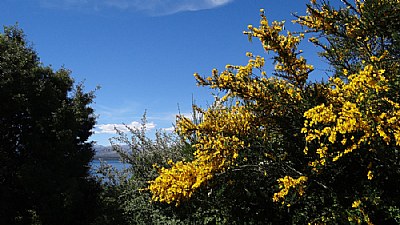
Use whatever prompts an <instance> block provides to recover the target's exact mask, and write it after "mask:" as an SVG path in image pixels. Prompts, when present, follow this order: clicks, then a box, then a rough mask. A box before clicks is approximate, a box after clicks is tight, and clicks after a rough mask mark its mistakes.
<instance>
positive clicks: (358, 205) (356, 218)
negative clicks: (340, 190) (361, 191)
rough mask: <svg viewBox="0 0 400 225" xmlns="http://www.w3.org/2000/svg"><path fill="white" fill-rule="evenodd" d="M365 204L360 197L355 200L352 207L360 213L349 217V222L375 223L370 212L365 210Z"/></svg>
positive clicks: (371, 224)
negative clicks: (369, 214)
mask: <svg viewBox="0 0 400 225" xmlns="http://www.w3.org/2000/svg"><path fill="white" fill-rule="evenodd" d="M362 206H363V202H362V201H361V200H360V199H358V200H355V201H354V202H353V203H352V204H351V207H352V208H353V209H355V210H356V211H358V212H359V213H360V214H359V215H357V214H353V215H351V216H349V217H348V221H349V222H356V223H357V224H363V222H366V223H367V224H368V225H373V223H372V221H371V218H370V217H369V216H368V214H367V213H366V212H365V210H364V208H363V207H362Z"/></svg>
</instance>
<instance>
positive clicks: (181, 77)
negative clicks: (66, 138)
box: [0, 0, 325, 145]
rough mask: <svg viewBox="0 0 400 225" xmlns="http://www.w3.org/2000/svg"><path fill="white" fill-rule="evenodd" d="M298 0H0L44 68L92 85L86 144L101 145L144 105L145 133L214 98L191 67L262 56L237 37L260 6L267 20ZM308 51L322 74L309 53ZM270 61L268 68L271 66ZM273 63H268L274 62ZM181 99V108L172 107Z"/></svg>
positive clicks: (286, 13)
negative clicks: (91, 122) (91, 130)
mask: <svg viewBox="0 0 400 225" xmlns="http://www.w3.org/2000/svg"><path fill="white" fill-rule="evenodd" d="M307 2H308V1H304V0H296V1H293V0H280V1H272V0H1V1H0V9H2V10H1V11H2V14H1V16H0V24H1V25H13V24H15V23H16V22H18V24H19V27H20V28H22V29H23V30H24V31H25V34H26V35H27V39H28V40H29V41H30V42H32V43H33V47H34V49H35V50H36V51H37V52H38V54H39V56H40V58H41V61H42V62H43V64H44V65H51V66H52V67H53V69H55V70H57V69H59V68H61V67H62V66H64V67H65V68H68V69H70V70H71V71H72V77H73V78H74V79H75V80H76V81H77V82H81V81H84V84H85V86H86V89H87V90H93V89H94V88H95V87H96V86H97V85H99V86H101V89H100V90H98V91H97V92H96V96H97V97H96V99H95V104H93V107H94V109H95V111H96V114H97V115H98V120H97V123H98V124H97V126H96V129H95V132H96V134H94V135H93V136H92V139H91V140H94V141H97V143H98V144H102V145H108V144H109V142H108V138H110V137H112V136H115V134H113V127H114V126H117V127H121V124H122V123H125V124H128V125H131V126H136V125H137V124H138V122H140V119H141V117H142V115H143V113H144V111H145V110H147V118H148V122H149V124H148V127H149V128H150V133H151V132H154V130H155V129H168V128H171V127H172V125H173V123H174V121H175V115H176V114H178V112H179V110H180V112H181V113H190V111H191V103H192V98H193V99H194V100H195V101H196V103H198V104H199V105H200V106H203V107H205V106H207V104H211V103H212V100H213V97H212V93H215V94H217V93H216V92H215V91H211V90H209V89H207V88H203V87H197V86H196V82H195V79H194V77H193V73H195V72H198V73H200V74H202V75H209V74H210V73H211V70H212V69H213V68H217V69H221V70H222V69H223V68H224V67H225V65H226V64H238V65H242V64H245V63H246V62H247V58H246V56H245V55H246V52H247V51H250V52H253V53H255V54H261V55H263V56H266V58H268V57H269V56H268V55H266V54H264V53H263V50H262V48H261V45H260V44H259V42H258V41H256V40H254V41H253V42H252V43H250V42H249V41H248V40H247V37H246V36H245V35H243V34H242V32H243V31H244V30H246V27H247V25H248V24H253V25H258V22H259V9H260V8H264V9H265V12H266V15H267V17H268V18H269V20H270V21H272V20H286V21H287V24H286V28H287V29H292V28H295V30H299V29H300V27H298V26H293V25H292V23H291V22H290V21H291V20H292V19H293V17H292V16H291V13H292V12H298V13H299V14H304V13H305V3H307ZM305 48H306V51H305V57H307V56H309V57H310V62H311V63H313V64H316V68H317V69H316V71H315V72H314V73H313V76H314V78H318V77H319V78H320V77H323V76H324V74H325V72H324V70H323V64H321V63H320V62H319V60H318V59H316V57H315V55H313V54H315V51H316V49H315V48H314V47H312V46H309V45H307V44H306V45H305ZM268 66H269V65H268ZM271 68H272V66H271ZM178 105H179V109H178Z"/></svg>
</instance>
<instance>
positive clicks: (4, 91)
mask: <svg viewBox="0 0 400 225" xmlns="http://www.w3.org/2000/svg"><path fill="white" fill-rule="evenodd" d="M70 73H71V72H70V71H69V70H66V69H60V70H58V71H53V69H52V68H50V67H48V66H43V64H42V63H41V62H40V60H39V57H38V55H37V53H36V52H35V50H34V49H33V48H32V47H31V46H29V43H27V41H26V39H25V36H24V34H23V31H22V30H20V29H19V28H17V27H15V26H14V27H5V28H4V33H2V34H0V99H1V101H0V224H51V225H53V224H90V221H91V219H92V217H93V216H94V210H95V208H96V207H95V204H96V198H97V196H96V195H97V193H98V191H97V190H98V185H97V184H96V182H95V181H94V180H93V179H91V178H90V176H89V162H90V161H91V160H92V157H93V155H94V151H93V149H92V143H90V142H88V138H89V136H90V135H91V134H92V132H91V130H92V128H93V126H94V124H95V119H96V118H95V115H94V114H93V109H92V108H91V107H90V104H91V103H92V100H93V98H94V94H93V92H89V93H85V92H84V90H83V86H82V85H77V86H75V85H74V81H73V79H72V78H71V77H70Z"/></svg>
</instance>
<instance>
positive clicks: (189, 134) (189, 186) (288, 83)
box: [149, 0, 400, 224]
mask: <svg viewBox="0 0 400 225" xmlns="http://www.w3.org/2000/svg"><path fill="white" fill-rule="evenodd" d="M343 3H344V5H345V7H344V8H339V9H334V8H333V7H332V6H330V5H329V4H327V3H326V2H325V1H322V3H321V4H320V3H317V1H314V0H312V1H311V3H310V4H309V5H308V10H307V14H306V15H305V16H297V20H295V21H294V22H295V23H297V24H300V25H301V26H304V27H307V29H308V30H306V32H297V33H292V32H286V34H284V22H276V21H274V22H272V23H270V22H269V21H268V20H267V18H266V16H265V14H264V10H261V20H260V25H259V27H254V26H252V25H249V26H248V31H245V32H244V33H245V34H246V35H248V37H249V38H257V39H259V40H260V42H261V44H262V46H263V48H264V50H265V51H266V52H268V53H273V54H274V56H273V57H272V59H273V64H274V73H273V74H272V75H267V73H266V71H265V69H264V67H265V65H266V59H265V58H264V57H262V56H255V55H253V54H252V53H247V57H248V62H247V64H245V65H227V66H226V67H225V69H224V70H222V71H219V70H217V69H214V70H213V71H212V73H211V75H210V76H209V77H202V76H200V75H199V74H197V73H196V74H194V76H195V78H196V80H197V82H198V84H199V85H201V86H208V87H210V88H212V89H215V90H218V91H220V92H221V93H223V94H224V95H223V97H222V98H221V99H219V100H218V102H216V103H214V104H213V105H212V106H211V107H209V108H208V109H207V110H200V109H199V112H200V113H201V115H202V120H201V122H200V123H194V122H193V121H191V120H190V119H188V118H185V117H179V118H178V120H177V129H176V131H177V132H178V134H179V135H180V136H181V137H183V138H185V139H187V140H194V141H193V142H192V144H193V147H194V149H195V151H194V154H193V160H191V161H180V162H170V167H168V168H158V172H159V176H158V177H157V178H156V179H155V180H153V181H150V185H149V190H150V191H151V193H152V195H153V200H154V201H158V202H166V203H175V204H176V205H179V204H181V203H182V202H183V201H186V200H189V199H190V198H191V197H192V196H193V194H195V192H196V191H198V190H199V189H200V188H201V187H207V184H209V183H211V181H214V179H217V180H218V177H219V175H221V176H224V175H226V176H227V177H228V178H229V179H228V178H227V179H226V181H228V182H226V184H224V185H227V186H229V185H231V186H232V187H234V185H235V184H236V183H240V182H237V181H235V180H234V179H241V178H238V177H234V176H233V175H232V173H234V172H235V171H238V173H239V172H243V171H251V176H259V177H257V179H255V180H257V182H259V183H256V182H254V183H255V185H259V189H260V190H259V192H261V193H262V194H263V195H262V196H263V197H265V196H267V197H268V198H269V199H268V200H265V201H263V202H262V203H260V204H261V205H260V206H262V204H266V203H265V202H268V201H270V202H271V203H277V202H280V203H282V205H283V206H282V205H280V204H277V205H279V207H285V206H286V207H290V209H291V210H293V212H295V213H294V214H296V216H298V217H296V219H293V220H292V222H293V221H297V222H299V221H300V222H299V224H304V223H306V224H307V223H310V224H326V223H330V222H332V223H339V224H341V222H346V223H347V222H350V223H353V222H355V223H362V222H367V223H372V222H371V221H373V220H375V221H380V219H377V218H378V217H379V216H382V215H383V216H387V217H388V218H389V217H390V216H392V217H393V215H394V214H395V213H396V212H400V206H399V205H398V204H397V203H396V201H397V200H393V199H391V198H390V197H388V194H387V193H390V191H394V192H395V193H398V192H396V190H395V189H394V188H393V187H392V186H391V185H388V184H387V183H386V182H389V179H391V176H394V177H397V178H399V179H400V173H398V171H400V170H398V167H399V162H398V159H399V156H398V151H399V147H400V103H399V99H400V97H399V92H398V89H399V87H400V80H399V75H398V74H399V73H398V72H399V71H400V69H399V68H400V63H399V59H398V51H397V50H396V47H393V46H390V45H389V44H387V43H392V44H393V45H394V44H396V43H397V42H395V41H393V40H394V39H395V38H396V37H397V36H395V35H392V36H391V37H389V36H388V35H386V34H385V35H386V36H385V35H382V34H381V33H384V32H386V30H383V29H381V28H380V27H376V26H374V24H376V23H378V22H379V23H384V24H385V23H387V20H386V19H387V18H386V17H384V16H385V15H389V14H387V13H388V12H390V10H391V9H393V8H394V9H395V10H398V9H399V8H400V6H399V4H400V3H399V2H398V1H397V0H396V1H394V0H371V1H365V2H364V1H358V0H356V1H355V2H354V3H350V2H349V1H347V0H344V1H343ZM396 7H397V8H396ZM396 12H397V11H396ZM374 13H380V15H382V16H383V18H376V17H374ZM388 17H389V16H388ZM392 17H393V16H392ZM392 17H390V18H392ZM396 18H397V19H398V16H397V17H396ZM374 19H376V20H377V21H373V20H374ZM371 21H372V22H371ZM399 21H400V20H399ZM396 26H397V25H393V26H392V27H391V28H389V30H390V32H398V29H397V30H396ZM399 26H400V25H399ZM310 32H316V33H318V34H319V35H314V36H313V37H311V38H310V39H309V41H310V42H312V43H313V44H315V45H317V46H319V47H321V48H322V50H323V52H322V53H321V56H322V57H324V58H325V59H327V60H328V62H329V63H330V64H331V66H332V76H331V77H330V78H329V80H328V81H327V82H313V83H312V82H309V81H307V79H308V75H309V74H310V73H311V72H312V71H313V70H314V67H313V66H312V65H309V64H307V60H306V59H305V58H303V57H302V56H301V53H302V51H301V50H299V49H298V46H299V44H300V42H301V41H302V40H303V39H304V38H305V35H308V33H310ZM380 35H381V36H380ZM396 40H397V39H396ZM307 82H309V83H307ZM228 103H232V104H228ZM246 169H247V170H246ZM228 172H230V174H228V175H227V173H228ZM249 176H250V175H249ZM232 177H233V178H232ZM260 177H262V178H260ZM250 183H251V182H250ZM353 183H354V184H353ZM241 184H242V183H241ZM224 185H221V186H224ZM239 187H241V186H239ZM213 188H215V187H214V186H213ZM224 190H226V189H224ZM245 190H246V191H247V189H245ZM388 190H390V191H388ZM257 193H258V192H257ZM249 195H250V194H249ZM359 199H362V202H361V201H360V200H359ZM396 199H398V198H396ZM383 202H384V203H383ZM385 204H386V205H385ZM396 204H397V205H396ZM249 205H251V204H249ZM317 205H318V206H321V208H319V207H317ZM382 205H385V206H384V207H381V206H382ZM247 206H248V205H247ZM364 206H365V207H364ZM249 207H250V206H249ZM296 207H297V208H296ZM302 207H304V209H303V208H302ZM232 208H234V206H232ZM242 208H245V207H242ZM274 209H275V208H274ZM389 209H390V210H391V211H390V210H389ZM268 210H270V208H268ZM302 210H308V211H306V212H304V211H302ZM279 212H280V213H282V215H286V214H285V213H286V212H288V211H287V208H286V209H285V210H283V211H279ZM392 212H393V213H392ZM390 213H392V214H390ZM289 215H290V214H289ZM371 215H375V217H374V216H371ZM388 215H389V216H388ZM339 217H340V218H339ZM392 217H390V218H392ZM282 218H285V217H284V216H283V217H282ZM288 221H289V220H288ZM337 221H340V222H337ZM382 221H384V220H382ZM388 221H392V220H388ZM288 223H289V222H288ZM293 223H295V222H293ZM289 224H290V223H289Z"/></svg>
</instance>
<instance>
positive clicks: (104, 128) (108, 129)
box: [94, 121, 156, 134]
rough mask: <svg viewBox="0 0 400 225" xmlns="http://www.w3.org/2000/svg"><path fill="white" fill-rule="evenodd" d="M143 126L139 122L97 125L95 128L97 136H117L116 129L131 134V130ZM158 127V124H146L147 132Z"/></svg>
mask: <svg viewBox="0 0 400 225" xmlns="http://www.w3.org/2000/svg"><path fill="white" fill-rule="evenodd" d="M141 126H142V124H141V122H138V121H132V122H131V123H130V124H114V123H109V124H99V125H96V127H95V130H94V131H95V133H96V134H115V133H116V131H115V129H118V130H120V131H123V132H129V129H128V127H129V128H132V129H137V128H140V127H141ZM155 127H156V124H155V123H153V122H149V123H147V124H146V129H147V130H152V129H154V128H155Z"/></svg>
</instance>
